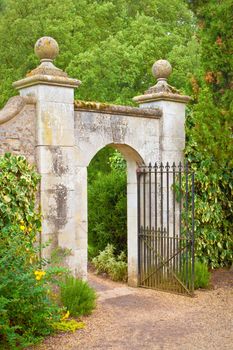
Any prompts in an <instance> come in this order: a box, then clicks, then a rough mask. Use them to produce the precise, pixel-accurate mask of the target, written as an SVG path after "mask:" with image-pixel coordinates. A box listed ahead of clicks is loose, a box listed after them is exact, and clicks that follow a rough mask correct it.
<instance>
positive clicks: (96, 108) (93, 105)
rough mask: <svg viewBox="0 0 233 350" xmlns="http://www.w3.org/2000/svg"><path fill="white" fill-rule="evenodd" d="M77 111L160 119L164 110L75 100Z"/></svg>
mask: <svg viewBox="0 0 233 350" xmlns="http://www.w3.org/2000/svg"><path fill="white" fill-rule="evenodd" d="M74 109H75V111H88V112H95V113H105V114H118V115H126V116H127V115H128V116H132V117H141V118H151V119H159V118H160V117H162V111H161V109H160V108H143V109H142V108H139V107H130V106H120V105H112V104H107V103H100V102H91V101H81V100H76V101H74Z"/></svg>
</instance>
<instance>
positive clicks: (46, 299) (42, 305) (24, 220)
mask: <svg viewBox="0 0 233 350" xmlns="http://www.w3.org/2000/svg"><path fill="white" fill-rule="evenodd" d="M38 181H39V176H38V175H37V174H36V172H35V170H34V169H33V167H32V166H30V165H29V164H28V163H27V162H26V160H25V159H24V158H23V157H19V156H12V155H10V154H6V155H5V156H1V157H0V347H1V346H2V347H4V349H7V348H8V347H9V348H10V349H16V348H17V349H19V348H23V347H25V346H28V345H30V344H33V343H35V342H37V341H38V340H40V339H41V337H43V336H45V335H47V334H50V333H51V332H52V331H53V328H52V326H51V322H52V321H58V320H59V319H60V312H61V309H60V308H59V307H58V306H57V305H56V303H55V302H54V301H53V300H52V299H51V298H50V296H49V295H50V294H49V291H50V286H51V283H52V282H54V281H55V280H56V275H57V273H60V272H61V271H62V270H61V269H58V268H56V269H54V270H53V269H50V270H47V272H45V271H43V270H42V261H41V260H40V259H39V256H38V251H39V250H38V248H37V247H36V245H35V240H36V236H37V233H38V230H40V215H39V213H38V212H37V211H36V209H35V191H36V188H37V184H38Z"/></svg>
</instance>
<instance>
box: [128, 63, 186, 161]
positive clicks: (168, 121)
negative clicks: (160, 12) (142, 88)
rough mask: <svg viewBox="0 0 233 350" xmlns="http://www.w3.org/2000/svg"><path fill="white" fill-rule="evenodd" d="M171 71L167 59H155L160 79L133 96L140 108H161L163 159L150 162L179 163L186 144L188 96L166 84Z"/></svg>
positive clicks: (161, 155) (155, 75)
mask: <svg viewBox="0 0 233 350" xmlns="http://www.w3.org/2000/svg"><path fill="white" fill-rule="evenodd" d="M171 72H172V67H171V65H170V63H169V62H168V61H166V60H159V61H156V62H155V63H154V65H153V67H152V73H153V75H154V77H155V78H156V79H157V83H156V85H154V86H152V87H151V88H149V89H148V90H147V91H146V92H145V94H144V95H141V96H136V97H134V99H133V100H134V101H135V102H137V103H139V106H140V107H141V108H157V107H159V108H160V109H161V110H162V118H161V119H160V159H152V160H151V161H157V162H163V163H165V162H169V163H173V162H176V163H178V162H179V161H183V150H184V147H185V105H186V103H187V102H189V101H190V97H189V96H184V95H181V94H180V93H179V91H178V90H176V89H175V88H174V87H172V86H170V85H169V84H168V83H167V78H168V77H169V75H170V74H171Z"/></svg>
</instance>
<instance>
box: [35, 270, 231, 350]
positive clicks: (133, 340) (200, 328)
mask: <svg viewBox="0 0 233 350" xmlns="http://www.w3.org/2000/svg"><path fill="white" fill-rule="evenodd" d="M229 276H230V277H229V278H230V279H232V280H231V281H230V283H226V284H224V285H222V284H221V285H220V286H219V285H217V286H216V289H213V290H208V291H197V292H196V297H195V298H189V297H185V296H179V295H173V294H169V293H165V292H157V291H154V290H148V289H142V288H130V287H127V286H126V285H125V284H120V283H114V282H112V281H109V280H105V279H102V278H100V277H97V276H95V275H93V274H90V275H89V281H90V284H91V285H92V286H93V287H94V288H95V289H96V290H97V292H98V295H99V297H98V303H97V308H96V310H95V311H94V313H93V315H92V316H90V317H87V318H85V319H84V322H85V324H86V327H85V329H84V330H81V331H77V332H75V333H74V334H61V335H57V336H55V337H49V338H48V339H46V341H45V342H44V343H43V345H40V346H38V347H36V348H35V349H36V350H54V349H56V350H68V349H69V350H89V349H90V350H91V349H100V350H108V349H114V350H124V349H127V350H131V349H132V350H137V349H146V350H150V349H151V350H152V349H154V350H156V349H159V350H160V349H161V350H166V349H169V350H173V349H174V350H176V349H180V350H194V349H195V350H202V349H203V350H207V349H210V350H214V349H218V350H232V349H233V288H232V286H233V274H229ZM231 282H232V283H231Z"/></svg>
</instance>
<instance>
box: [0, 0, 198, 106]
mask: <svg viewBox="0 0 233 350" xmlns="http://www.w3.org/2000/svg"><path fill="white" fill-rule="evenodd" d="M0 4H1V6H0V9H1V10H0V47H1V50H0V62H1V66H0V105H3V103H4V102H6V100H7V99H8V98H9V96H10V95H12V94H14V93H15V91H14V90H13V88H11V83H12V82H13V81H14V80H17V79H21V78H23V77H24V76H25V74H26V73H27V72H28V71H30V70H31V69H33V68H35V66H36V65H37V64H38V60H37V58H36V57H35V55H34V53H33V46H34V44H35V42H36V40H37V39H38V38H39V37H41V36H44V35H49V36H52V37H54V38H55V39H56V40H57V41H58V43H59V46H60V55H59V56H58V58H57V60H56V62H55V63H56V64H57V66H59V67H60V68H62V69H63V70H66V71H67V72H68V73H69V75H70V76H72V77H76V78H78V79H80V80H82V82H83V84H82V86H81V87H80V88H79V89H78V91H77V92H76V96H77V97H78V98H80V99H86V100H99V101H107V102H115V103H132V100H131V99H132V97H133V96H135V95H136V94H141V93H142V92H144V91H145V90H146V89H147V88H148V87H149V86H151V85H153V84H154V80H153V77H152V75H151V66H152V64H153V63H154V61H155V60H157V59H160V58H166V59H168V60H170V62H171V63H172V65H173V66H174V72H173V76H172V80H171V83H173V84H174V85H176V87H177V88H184V89H188V88H189V83H188V80H187V75H188V74H190V73H192V72H194V71H195V69H196V67H197V66H198V62H199V55H198V45H197V42H196V40H195V37H194V17H193V14H192V12H191V11H190V10H189V9H188V7H187V4H186V3H185V1H183V0H173V1H166V2H165V1H163V0H153V1H151V0H143V1H135V0H127V1H126V0H114V1H109V0H102V1H101V0H94V1H93V0H91V1H90V0H66V1H63V2H62V1H60V0H43V1H40V0H31V1H27V0H1V2H0Z"/></svg>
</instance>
